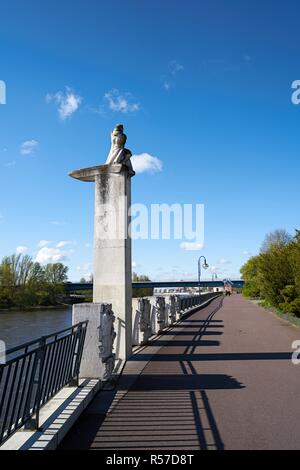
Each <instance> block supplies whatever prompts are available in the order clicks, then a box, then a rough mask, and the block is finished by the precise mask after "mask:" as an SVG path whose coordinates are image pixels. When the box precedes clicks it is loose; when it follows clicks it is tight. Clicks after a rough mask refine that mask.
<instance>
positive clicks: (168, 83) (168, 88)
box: [164, 80, 174, 91]
mask: <svg viewBox="0 0 300 470" xmlns="http://www.w3.org/2000/svg"><path fill="white" fill-rule="evenodd" d="M173 85H174V83H173V82H171V81H170V80H165V81H164V88H165V90H167V91H168V90H170V88H171V87H172V86H173Z"/></svg>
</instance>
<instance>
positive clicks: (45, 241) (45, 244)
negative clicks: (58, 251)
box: [37, 240, 51, 248]
mask: <svg viewBox="0 0 300 470" xmlns="http://www.w3.org/2000/svg"><path fill="white" fill-rule="evenodd" d="M49 243H51V242H50V241H49V240H40V241H39V242H38V245H37V246H38V248H43V247H44V246H47V245H49Z"/></svg>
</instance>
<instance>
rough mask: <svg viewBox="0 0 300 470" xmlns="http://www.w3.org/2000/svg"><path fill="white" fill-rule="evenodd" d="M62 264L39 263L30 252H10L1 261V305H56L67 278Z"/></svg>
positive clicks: (66, 271)
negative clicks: (28, 253)
mask: <svg viewBox="0 0 300 470" xmlns="http://www.w3.org/2000/svg"><path fill="white" fill-rule="evenodd" d="M67 273H68V267H67V266H64V265H63V264H62V263H49V264H47V265H46V266H42V265H41V264H40V263H38V262H36V261H34V260H33V259H32V258H31V256H29V255H21V254H19V255H11V256H6V257H4V258H3V259H2V261H1V264H0V308H2V309H7V308H12V307H18V308H30V307H33V306H51V305H57V304H59V301H60V299H61V297H62V295H63V293H64V287H63V283H64V282H66V281H67Z"/></svg>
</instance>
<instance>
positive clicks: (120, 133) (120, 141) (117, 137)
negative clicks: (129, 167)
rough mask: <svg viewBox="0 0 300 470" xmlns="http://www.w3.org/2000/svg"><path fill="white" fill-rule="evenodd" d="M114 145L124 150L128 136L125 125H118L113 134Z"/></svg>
mask: <svg viewBox="0 0 300 470" xmlns="http://www.w3.org/2000/svg"><path fill="white" fill-rule="evenodd" d="M111 137H112V143H113V145H114V146H116V147H120V148H124V146H125V144H126V140H127V136H126V135H125V134H124V126H123V124H117V125H116V126H115V128H114V130H113V131H112V134H111Z"/></svg>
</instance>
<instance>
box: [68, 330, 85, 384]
mask: <svg viewBox="0 0 300 470" xmlns="http://www.w3.org/2000/svg"><path fill="white" fill-rule="evenodd" d="M82 335H83V329H82V322H81V323H79V325H78V328H77V330H76V332H75V341H76V345H75V349H74V356H73V357H71V361H73V360H74V370H72V369H71V375H72V376H71V377H70V381H69V387H79V370H80V361H81V355H82V346H81V345H82Z"/></svg>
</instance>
